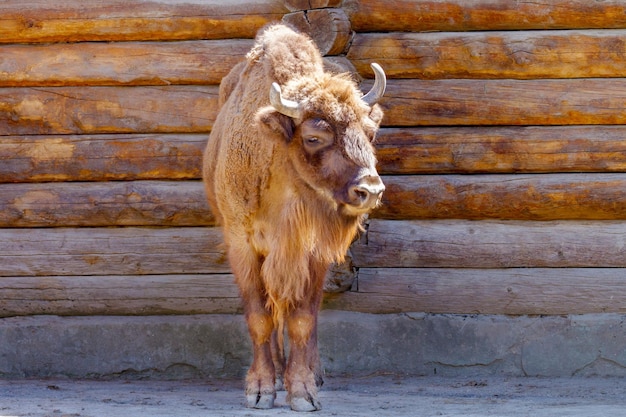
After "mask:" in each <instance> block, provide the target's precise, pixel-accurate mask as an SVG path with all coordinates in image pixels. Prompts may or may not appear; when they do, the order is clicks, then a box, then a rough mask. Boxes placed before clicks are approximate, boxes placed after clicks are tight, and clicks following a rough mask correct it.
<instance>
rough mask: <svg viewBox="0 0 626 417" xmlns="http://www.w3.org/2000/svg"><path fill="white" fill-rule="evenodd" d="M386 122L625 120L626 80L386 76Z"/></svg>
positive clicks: (574, 122) (575, 122)
mask: <svg viewBox="0 0 626 417" xmlns="http://www.w3.org/2000/svg"><path fill="white" fill-rule="evenodd" d="M381 104H382V106H383V107H384V109H385V110H386V113H385V119H384V120H383V124H384V125H386V126H441V125H444V126H446V125H483V126H489V125H517V126H520V125H589V124H594V125H595V124H608V125H613V124H626V113H625V112H624V111H623V109H624V108H626V79H622V78H615V79H598V78H593V79H560V80H543V79H542V80H508V79H507V80H456V79H455V80H391V81H390V82H388V83H387V92H386V93H385V97H384V98H383V99H382V100H381Z"/></svg>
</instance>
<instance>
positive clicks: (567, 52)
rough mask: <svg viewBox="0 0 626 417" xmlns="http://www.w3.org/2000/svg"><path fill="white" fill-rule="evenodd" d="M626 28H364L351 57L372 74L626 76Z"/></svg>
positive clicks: (484, 76)
mask: <svg viewBox="0 0 626 417" xmlns="http://www.w3.org/2000/svg"><path fill="white" fill-rule="evenodd" d="M624 37H626V30H573V31H572V30H567V31H532V32H528V31H525V32H519V31H512V32H473V33H472V32H469V33H467V32H466V33H463V32H454V33H399V32H395V33H364V34H357V35H356V36H355V37H354V40H353V42H352V45H351V46H350V50H349V52H348V58H349V59H350V60H351V61H352V62H353V63H354V65H355V67H356V68H357V70H358V71H359V73H361V74H363V75H365V76H367V77H370V78H372V77H373V72H372V69H371V68H370V63H371V62H378V63H379V64H380V65H381V66H382V67H383V68H384V69H385V73H386V74H387V76H388V77H391V78H422V79H438V78H515V79H533V78H594V77H597V78H602V77H624V76H626V65H624V56H623V55H624V54H623V51H624Z"/></svg>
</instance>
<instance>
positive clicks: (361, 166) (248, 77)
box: [203, 25, 382, 410]
mask: <svg viewBox="0 0 626 417" xmlns="http://www.w3.org/2000/svg"><path fill="white" fill-rule="evenodd" d="M272 82H277V83H278V84H279V85H280V86H281V89H282V95H283V97H285V98H287V99H290V100H294V101H298V102H300V103H301V104H302V105H303V107H304V114H303V117H302V118H300V119H298V120H296V119H292V118H290V117H288V116H285V115H283V114H281V113H279V112H278V111H277V110H276V109H274V108H273V107H272V106H271V105H270V103H269V91H270V86H271V84H272ZM220 105H221V106H222V107H221V109H220V113H219V115H218V118H217V120H216V122H215V125H214V127H213V131H212V132H211V136H210V140H209V143H208V145H207V148H206V150H205V155H204V173H203V174H204V181H205V188H206V193H207V196H208V199H209V203H210V205H211V208H212V210H213V211H214V213H215V215H216V217H217V219H218V221H219V222H220V223H221V225H222V227H223V229H224V236H225V242H226V245H227V247H228V257H229V261H230V264H231V267H232V270H233V272H234V274H235V279H236V282H237V284H238V286H239V289H240V292H241V296H242V299H243V303H244V311H245V315H246V319H247V322H248V327H249V330H250V336H251V338H252V342H253V346H254V360H253V363H252V366H251V368H250V371H249V372H248V377H247V379H246V398H247V402H248V406H250V407H258V408H269V407H271V406H272V405H273V400H274V397H275V386H280V385H281V383H282V382H281V381H282V378H283V372H284V371H285V370H286V373H285V385H286V388H287V389H288V391H289V400H290V403H291V407H292V408H293V409H295V410H315V409H319V408H320V404H319V401H318V400H317V386H318V385H320V384H321V375H320V374H321V372H320V366H319V354H318V353H317V312H318V310H319V306H320V302H321V298H322V287H323V282H324V275H325V273H326V270H327V268H328V266H329V264H330V263H332V262H340V261H342V260H343V258H344V255H345V253H346V250H347V249H348V247H349V245H350V243H351V242H352V240H353V239H354V236H355V234H356V233H357V232H358V230H359V228H360V227H361V224H362V221H363V218H364V216H365V215H366V213H367V211H369V210H370V209H371V208H372V207H371V206H368V207H365V208H361V207H358V205H355V203H354V202H353V199H354V198H355V197H354V191H351V187H353V186H354V184H356V183H358V182H359V181H364V180H363V179H364V178H365V179H367V181H370V182H373V183H377V182H380V178H379V177H378V174H377V173H376V169H375V165H376V158H375V156H374V149H373V146H372V141H373V139H374V136H375V134H376V131H377V130H378V125H379V123H380V120H381V118H382V112H381V110H380V108H379V107H378V106H377V105H375V106H373V107H370V106H368V105H367V104H365V103H364V102H363V101H362V100H361V93H360V91H359V90H358V88H357V87H356V85H355V84H354V82H353V81H352V80H351V78H350V77H348V76H345V75H332V74H328V73H325V72H324V70H323V66H322V58H321V56H320V54H319V51H318V50H317V48H316V47H315V45H314V44H313V42H312V41H311V40H310V39H309V38H308V37H306V36H304V35H302V34H299V33H297V32H295V31H293V30H292V29H290V28H289V27H287V26H284V25H273V26H269V27H267V28H265V29H264V30H262V31H261V32H260V33H259V35H258V36H257V39H256V43H255V45H254V47H253V48H252V50H251V51H250V53H249V54H248V55H247V59H246V61H245V62H243V63H241V64H239V65H237V66H236V67H235V68H233V70H232V71H231V73H230V74H229V75H228V76H227V77H226V78H224V80H223V81H222V84H221V87H220ZM380 186H381V187H382V183H381V182H380ZM284 325H286V326H287V332H288V335H289V340H290V343H291V351H290V352H291V353H290V358H289V362H288V363H285V358H284V351H283V346H282V345H283V343H282V338H283V326H284ZM285 367H286V369H285Z"/></svg>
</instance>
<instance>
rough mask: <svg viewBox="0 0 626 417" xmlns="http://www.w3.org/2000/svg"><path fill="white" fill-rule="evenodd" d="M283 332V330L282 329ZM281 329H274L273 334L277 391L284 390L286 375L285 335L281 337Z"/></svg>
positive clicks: (272, 345) (273, 356) (273, 357)
mask: <svg viewBox="0 0 626 417" xmlns="http://www.w3.org/2000/svg"><path fill="white" fill-rule="evenodd" d="M280 331H282V329H280ZM278 332H279V329H274V332H272V341H271V343H272V344H271V348H272V360H273V362H274V370H275V373H276V383H275V384H274V385H275V387H276V391H280V390H282V389H284V375H285V348H284V343H283V339H284V337H283V335H279V333H278Z"/></svg>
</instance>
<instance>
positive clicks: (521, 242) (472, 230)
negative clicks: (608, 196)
mask: <svg viewBox="0 0 626 417" xmlns="http://www.w3.org/2000/svg"><path fill="white" fill-rule="evenodd" d="M625 236H626V222H623V221H548V222H533V221H496V220H482V221H469V220H414V221H394V220H376V219H373V220H371V221H370V225H369V228H368V231H367V235H366V236H365V238H363V239H361V240H360V241H358V242H357V243H355V244H354V245H353V246H352V255H353V262H354V265H355V266H356V267H357V268H385V267H389V268H539V267H543V268H610V267H615V268H623V267H626V246H625V245H624V238H625Z"/></svg>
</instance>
